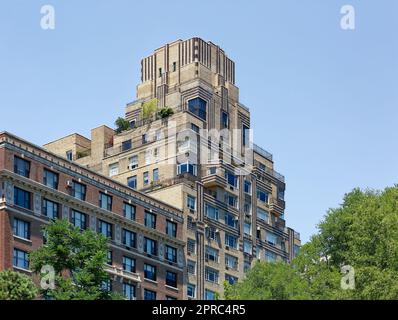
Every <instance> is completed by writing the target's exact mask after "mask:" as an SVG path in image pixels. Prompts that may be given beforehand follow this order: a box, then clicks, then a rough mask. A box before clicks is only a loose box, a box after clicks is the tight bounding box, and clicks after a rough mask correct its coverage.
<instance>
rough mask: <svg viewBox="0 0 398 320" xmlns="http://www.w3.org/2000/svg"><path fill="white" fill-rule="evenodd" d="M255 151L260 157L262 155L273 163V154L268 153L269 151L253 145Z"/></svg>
mask: <svg viewBox="0 0 398 320" xmlns="http://www.w3.org/2000/svg"><path fill="white" fill-rule="evenodd" d="M253 151H254V152H257V153H258V154H259V155H262V156H263V157H264V158H266V159H268V160H270V161H272V153H270V152H268V151H267V150H265V149H263V148H261V147H260V146H258V145H257V144H255V143H253Z"/></svg>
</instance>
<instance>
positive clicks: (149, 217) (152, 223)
mask: <svg viewBox="0 0 398 320" xmlns="http://www.w3.org/2000/svg"><path fill="white" fill-rule="evenodd" d="M145 226H146V227H149V228H152V229H156V215H155V214H153V213H150V212H148V211H145Z"/></svg>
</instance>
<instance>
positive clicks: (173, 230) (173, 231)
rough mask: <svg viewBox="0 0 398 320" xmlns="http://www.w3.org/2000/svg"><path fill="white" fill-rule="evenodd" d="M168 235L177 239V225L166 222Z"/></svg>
mask: <svg viewBox="0 0 398 320" xmlns="http://www.w3.org/2000/svg"><path fill="white" fill-rule="evenodd" d="M166 234H167V235H169V236H171V237H174V238H176V237H177V223H175V222H171V221H169V220H167V221H166Z"/></svg>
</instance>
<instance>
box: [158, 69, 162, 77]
mask: <svg viewBox="0 0 398 320" xmlns="http://www.w3.org/2000/svg"><path fill="white" fill-rule="evenodd" d="M161 76H162V68H159V77H161Z"/></svg>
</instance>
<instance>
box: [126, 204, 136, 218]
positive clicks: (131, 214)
mask: <svg viewBox="0 0 398 320" xmlns="http://www.w3.org/2000/svg"><path fill="white" fill-rule="evenodd" d="M123 215H124V217H125V218H127V219H129V220H135V206H133V205H132V204H129V203H126V202H124V203H123Z"/></svg>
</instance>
